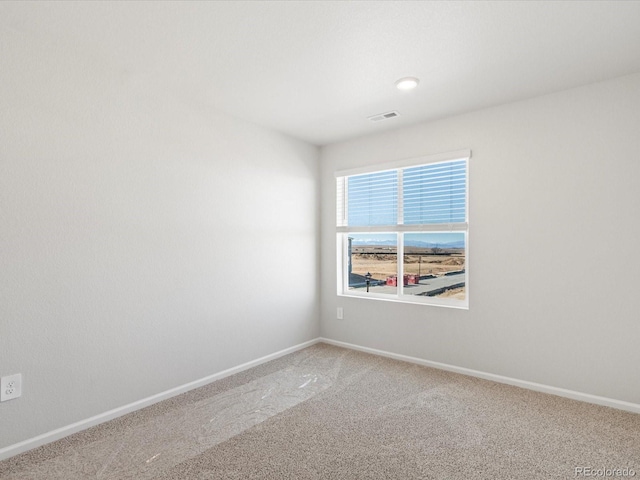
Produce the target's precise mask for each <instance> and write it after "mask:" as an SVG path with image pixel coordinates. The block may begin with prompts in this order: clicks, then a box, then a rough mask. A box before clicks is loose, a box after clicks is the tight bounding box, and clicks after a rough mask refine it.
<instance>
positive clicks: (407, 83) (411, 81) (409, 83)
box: [396, 77, 420, 90]
mask: <svg viewBox="0 0 640 480" xmlns="http://www.w3.org/2000/svg"><path fill="white" fill-rule="evenodd" d="M418 83H420V80H419V79H417V78H416V77H404V78H401V79H400V80H398V81H397V82H396V88H397V89H398V90H413V89H414V88H416V87H417V86H418Z"/></svg>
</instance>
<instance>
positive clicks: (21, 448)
mask: <svg viewBox="0 0 640 480" xmlns="http://www.w3.org/2000/svg"><path fill="white" fill-rule="evenodd" d="M318 342H320V339H319V338H315V339H313V340H309V341H308V342H304V343H301V344H299V345H295V346H293V347H289V348H285V349H284V350H280V351H279V352H275V353H272V354H270V355H266V356H264V357H260V358H258V359H256V360H252V361H250V362H247V363H243V364H242V365H238V366H237V367H233V368H229V369H227V370H223V371H222V372H218V373H214V374H213V375H209V376H208V377H204V378H201V379H200V380H195V381H193V382H190V383H186V384H184V385H181V386H179V387H175V388H172V389H171V390H167V391H165V392H161V393H158V394H156V395H152V396H150V397H147V398H144V399H142V400H138V401H137V402H133V403H130V404H128V405H124V406H122V407H119V408H114V409H113V410H109V411H108V412H105V413H101V414H99V415H95V416H93V417H91V418H87V419H85V420H81V421H79V422H76V423H72V424H71V425H67V426H65V427H61V428H57V429H55V430H52V431H50V432H47V433H43V434H42V435H38V436H37V437H33V438H30V439H28V440H24V441H22V442H19V443H16V444H14V445H9V446H8V447H5V448H1V449H0V461H2V460H6V459H7V458H10V457H13V456H15V455H18V454H20V453H24V452H26V451H28V450H31V449H34V448H36V447H40V446H42V445H45V444H47V443H51V442H54V441H56V440H59V439H61V438H64V437H67V436H69V435H71V434H73V433H76V432H80V431H82V430H86V429H87V428H90V427H93V426H95V425H98V424H100V423H104V422H107V421H109V420H113V419H114V418H118V417H121V416H122V415H126V414H127V413H131V412H134V411H136V410H140V409H142V408H144V407H148V406H149V405H153V404H154V403H158V402H161V401H162V400H166V399H168V398H171V397H175V396H176V395H180V394H181V393H185V392H188V391H189V390H193V389H194V388H198V387H202V386H204V385H208V384H209V383H211V382H215V381H216V380H220V379H222V378H225V377H228V376H230V375H233V374H235V373H239V372H242V371H244V370H248V369H249V368H252V367H256V366H258V365H261V364H263V363H266V362H269V361H271V360H275V359H276V358H280V357H282V356H284V355H288V354H289V353H293V352H296V351H298V350H302V349H303V348H307V347H310V346H311V345H315V344H316V343H318Z"/></svg>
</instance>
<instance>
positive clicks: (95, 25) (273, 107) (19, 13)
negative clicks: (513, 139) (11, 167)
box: [0, 1, 640, 145]
mask: <svg viewBox="0 0 640 480" xmlns="http://www.w3.org/2000/svg"><path fill="white" fill-rule="evenodd" d="M0 27H1V28H2V29H11V30H13V31H20V32H23V33H26V34H30V35H40V36H42V35H46V36H48V37H50V38H56V39H60V40H61V41H64V42H68V43H69V44H71V43H73V44H74V45H79V46H81V47H82V48H83V49H86V50H87V51H90V52H91V53H92V55H94V56H95V57H96V58H103V59H104V61H105V62H106V63H108V64H109V65H112V66H113V68H117V69H121V70H122V71H123V72H127V73H128V74H129V75H133V76H135V77H136V78H137V79H138V81H140V82H143V84H144V85H148V88H149V89H150V90H151V89H154V90H156V91H157V92H159V93H161V94H162V95H167V96H172V97H174V98H178V99H180V100H181V101H183V102H187V103H189V104H192V105H197V106H199V107H200V108H206V109H211V110H212V111H223V112H225V113H227V114H230V115H233V116H235V117H239V118H242V119H245V120H248V121H251V122H255V123H258V124H261V125H264V126H267V127H270V128H273V129H276V130H279V131H281V132H284V133H286V134H288V135H291V136H293V137H297V138H299V139H303V140H305V141H308V142H310V143H313V144H316V145H325V144H328V143H333V142H336V141H341V140H345V139H348V138H352V137H356V136H361V135H366V134H370V133H375V132H380V131H383V130H387V129H393V128H398V127H400V126H405V125H410V124H414V123H418V122H423V121H429V120H435V119H438V118H443V117H446V116H450V115H454V114H458V113H462V112H467V111H471V110H475V109H479V108H483V107H488V106H492V105H498V104H502V103H507V102H511V101H515V100H520V99H525V98H530V97H534V96H538V95H542V94H546V93H550V92H554V91H558V90H562V89H566V88H571V87H575V86H578V85H583V84H588V83H593V82H597V81H601V80H605V79H609V78H614V77H618V76H622V75H626V74H630V73H635V72H640V1H624V2H614V1H603V2H597V1H587V2H580V1H571V2H503V1H499V2H494V1H490V2H480V1H478V2H453V1H447V2H428V1H422V2H419V1H417V2H409V1H407V2H403V1H376V2H367V1H300V2H296V1H284V2H276V1H262V2H261V1H249V2H241V1H233V2H222V1H217V2H184V1H181V2H153V3H152V2H68V3H67V2H42V3H40V2H2V3H1V5H0ZM26 53H27V54H28V52H26ZM0 54H2V49H1V48H0ZM404 76H415V77H419V78H420V85H419V86H418V88H417V89H415V90H413V91H409V92H401V91H398V90H397V89H396V88H395V87H394V82H395V81H396V80H397V79H399V78H400V77H404ZM390 110H396V111H398V112H399V113H400V116H399V117H398V118H394V119H389V120H385V121H382V122H377V123H372V122H370V121H369V120H367V117H369V116H372V115H375V114H379V113H383V112H387V111H390Z"/></svg>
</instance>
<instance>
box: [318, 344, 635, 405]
mask: <svg viewBox="0 0 640 480" xmlns="http://www.w3.org/2000/svg"><path fill="white" fill-rule="evenodd" d="M319 340H320V342H322V343H328V344H329V345H335V346H336V347H343V348H349V349H351V350H358V351H360V352H366V353H372V354H374V355H380V356H382V357H388V358H393V359H395V360H402V361H404V362H409V363H416V364H418V365H424V366H426V367H433V368H437V369H440V370H447V371H449V372H454V373H461V374H463V375H469V376H472V377H478V378H484V379H485V380H491V381H494V382H498V383H506V384H507V385H514V386H516V387H521V388H526V389H528V390H534V391H536V392H543V393H549V394H551V395H557V396H560V397H566V398H571V399H573V400H579V401H581V402H587V403H594V404H596V405H603V406H605V407H612V408H616V409H618V410H625V411H627V412H633V413H640V404H637V403H631V402H625V401H623V400H615V399H613V398H607V397H599V396H597V395H591V394H589V393H582V392H575V391H573V390H567V389H564V388H558V387H551V386H549V385H543V384H541V383H534V382H528V381H526V380H518V379H517V378H510V377H503V376H502V375H495V374H493V373H486V372H480V371H478V370H471V369H470V368H463V367H456V366H454V365H448V364H446V363H439V362H432V361H430V360H424V359H422V358H416V357H409V356H407V355H400V354H397V353H392V352H386V351H384V350H377V349H375V348H369V347H361V346H360V345H354V344H352V343H346V342H339V341H337V340H331V339H329V338H320V339H319Z"/></svg>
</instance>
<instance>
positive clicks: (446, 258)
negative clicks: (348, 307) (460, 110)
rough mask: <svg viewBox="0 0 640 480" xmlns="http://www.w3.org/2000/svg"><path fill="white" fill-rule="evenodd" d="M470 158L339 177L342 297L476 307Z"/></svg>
mask: <svg viewBox="0 0 640 480" xmlns="http://www.w3.org/2000/svg"><path fill="white" fill-rule="evenodd" d="M470 157H471V152H470V151H468V150H467V151H463V152H453V153H449V154H442V155H434V156H431V157H422V158H419V159H413V160H410V161H404V162H400V163H396V164H390V165H386V166H382V167H380V166H378V167H377V168H375V169H364V170H351V171H347V172H337V173H336V186H337V247H338V294H339V295H349V296H357V297H367V298H378V299H387V300H398V301H403V302H411V303H425V304H431V305H445V306H453V307H462V308H467V307H468V305H469V303H468V293H469V287H468V281H467V278H468V271H467V260H468V258H467V257H468V255H467V251H468V245H467V243H468V233H469V230H468V201H467V199H468V195H467V172H468V168H467V167H468V161H469V158H470Z"/></svg>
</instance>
